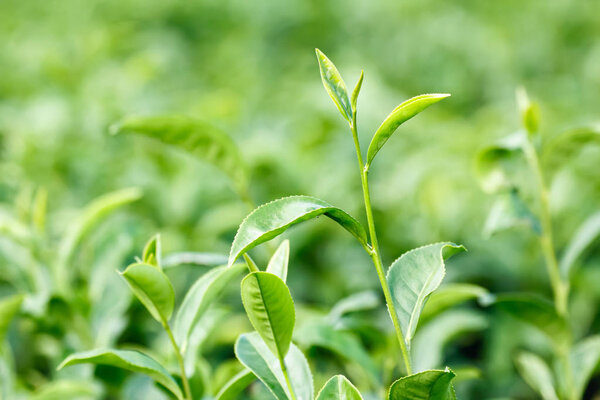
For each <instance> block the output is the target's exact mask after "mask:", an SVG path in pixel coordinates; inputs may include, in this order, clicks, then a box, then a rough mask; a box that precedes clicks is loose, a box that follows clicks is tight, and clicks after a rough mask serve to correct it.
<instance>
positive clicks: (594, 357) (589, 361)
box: [570, 335, 600, 399]
mask: <svg viewBox="0 0 600 400" xmlns="http://www.w3.org/2000/svg"><path fill="white" fill-rule="evenodd" d="M570 358H571V370H572V375H573V388H574V392H575V395H574V397H573V398H576V399H581V398H582V397H583V393H584V391H585V388H586V386H587V384H588V382H589V380H590V378H591V377H592V375H593V373H594V371H596V368H597V367H598V364H599V363H600V335H594V336H590V337H588V338H586V339H584V340H583V341H581V342H579V343H577V344H576V345H575V346H574V347H573V349H572V350H571V357H570Z"/></svg>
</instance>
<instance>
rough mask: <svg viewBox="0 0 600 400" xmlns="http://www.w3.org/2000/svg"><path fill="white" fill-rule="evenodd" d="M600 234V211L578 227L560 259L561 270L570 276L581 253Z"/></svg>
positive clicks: (563, 274)
mask: <svg viewBox="0 0 600 400" xmlns="http://www.w3.org/2000/svg"><path fill="white" fill-rule="evenodd" d="M599 236H600V212H597V213H595V214H593V215H592V216H590V217H588V218H587V219H586V220H585V221H584V222H583V224H581V226H580V227H579V228H578V229H577V232H575V234H574V235H573V236H572V238H571V241H570V242H569V244H568V245H567V249H566V250H565V252H564V254H563V256H562V257H561V259H560V272H561V274H562V276H563V277H565V278H568V277H569V276H570V274H571V273H572V269H573V266H574V265H575V262H576V261H577V259H578V258H579V257H580V256H581V254H582V253H583V252H584V251H585V250H586V249H587V248H588V247H589V246H590V244H592V243H593V242H594V240H596V239H597V238H598V237H599Z"/></svg>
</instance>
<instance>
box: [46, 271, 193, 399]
mask: <svg viewBox="0 0 600 400" xmlns="http://www.w3.org/2000/svg"><path fill="white" fill-rule="evenodd" d="M150 268H152V267H150ZM153 269H154V270H155V271H156V269H155V268H153ZM88 363H89V364H104V365H111V366H113V367H118V368H123V369H126V370H129V371H133V372H138V373H142V374H146V375H148V376H149V377H150V378H152V379H153V380H155V381H156V382H158V383H160V384H161V385H163V386H164V387H165V388H167V389H169V390H170V391H171V393H173V394H174V395H175V397H177V398H178V399H180V400H181V399H183V394H182V393H181V389H180V388H179V386H178V385H177V383H176V382H175V380H174V379H173V377H172V376H171V375H169V373H168V372H167V370H166V369H164V368H163V367H162V366H161V365H160V364H159V363H158V362H156V361H155V360H153V359H152V358H150V357H148V356H147V355H145V354H143V353H140V352H138V351H129V350H113V349H96V350H91V351H84V352H81V353H75V354H72V355H70V356H69V357H67V358H66V359H65V360H64V361H63V362H62V363H61V364H60V365H59V367H58V369H62V368H64V367H68V366H70V365H76V364H88Z"/></svg>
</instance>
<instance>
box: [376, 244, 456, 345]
mask: <svg viewBox="0 0 600 400" xmlns="http://www.w3.org/2000/svg"><path fill="white" fill-rule="evenodd" d="M446 248H447V249H448V251H446V254H444V249H446ZM462 250H464V247H463V246H459V245H456V244H454V243H450V242H444V243H435V244H430V245H427V246H423V247H419V248H417V249H414V250H410V251H408V252H406V253H404V254H403V255H402V256H400V257H399V258H398V259H396V261H394V262H393V263H392V266H391V267H390V269H389V271H388V274H387V281H388V285H389V286H390V290H391V292H392V300H393V302H394V306H395V308H396V313H397V315H398V320H399V321H400V327H401V328H402V333H404V340H405V341H406V344H407V346H408V347H410V342H411V340H412V337H413V335H414V333H415V330H416V328H417V323H418V322H419V316H420V315H421V310H422V309H423V306H424V305H425V301H426V300H427V297H428V296H429V295H430V294H431V293H432V292H433V291H434V290H435V289H437V288H438V287H439V286H440V283H441V282H442V279H443V278H444V275H445V274H446V270H445V266H444V258H448V257H449V256H451V255H452V254H454V253H456V252H458V251H462Z"/></svg>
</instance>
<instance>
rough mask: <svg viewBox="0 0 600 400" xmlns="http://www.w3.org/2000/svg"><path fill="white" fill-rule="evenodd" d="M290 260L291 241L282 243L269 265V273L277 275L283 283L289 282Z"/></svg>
mask: <svg viewBox="0 0 600 400" xmlns="http://www.w3.org/2000/svg"><path fill="white" fill-rule="evenodd" d="M289 259H290V241H289V240H287V239H286V240H284V241H283V242H281V244H280V245H279V247H278V248H277V250H275V253H273V256H272V257H271V259H270V260H269V264H268V265H267V272H270V273H272V274H274V275H277V276H278V277H280V278H281V280H282V281H284V282H285V281H286V280H287V273H288V263H289Z"/></svg>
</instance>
